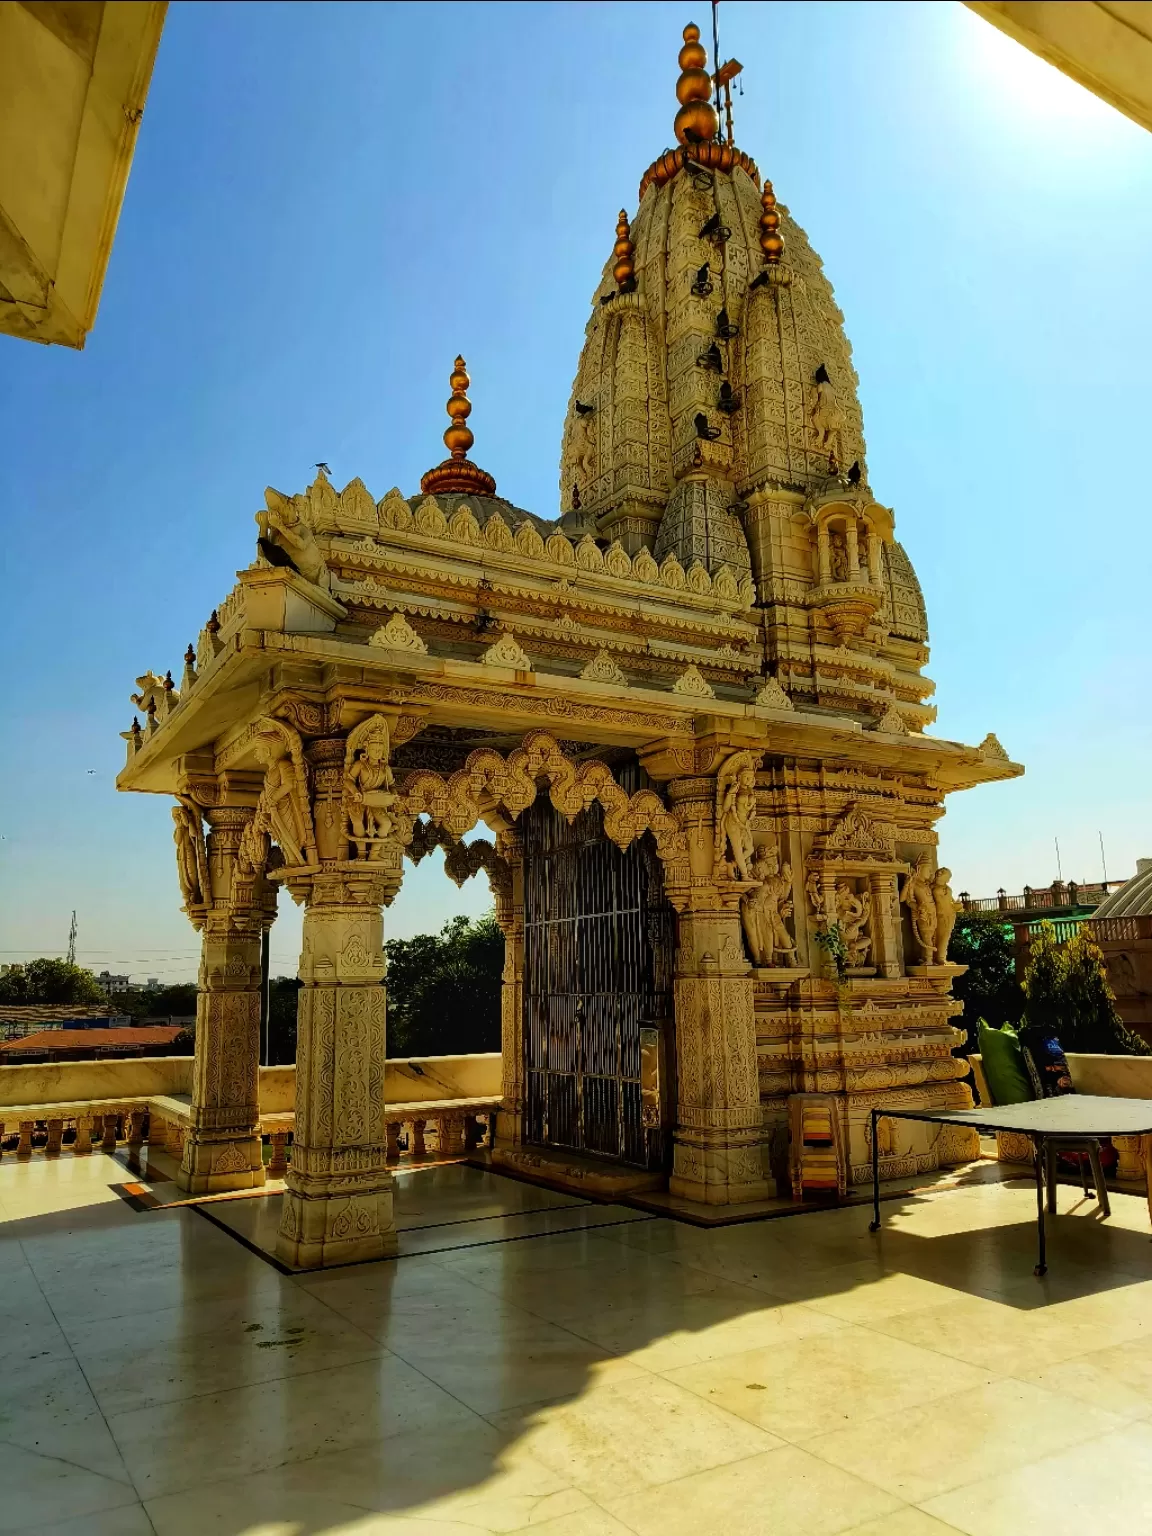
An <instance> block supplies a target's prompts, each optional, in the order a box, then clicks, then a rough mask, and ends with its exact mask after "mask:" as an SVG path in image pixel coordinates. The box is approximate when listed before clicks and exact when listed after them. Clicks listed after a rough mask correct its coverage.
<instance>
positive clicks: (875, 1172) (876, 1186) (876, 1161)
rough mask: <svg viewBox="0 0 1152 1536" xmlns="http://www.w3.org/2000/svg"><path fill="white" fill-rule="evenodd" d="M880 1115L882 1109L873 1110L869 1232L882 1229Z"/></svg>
mask: <svg viewBox="0 0 1152 1536" xmlns="http://www.w3.org/2000/svg"><path fill="white" fill-rule="evenodd" d="M879 1117H880V1111H879V1110H878V1109H874V1110H873V1111H872V1220H871V1222H870V1223H869V1226H868V1230H869V1232H879V1230H880V1144H879V1142H878V1141H877V1139H876V1125H877V1121H878V1120H879Z"/></svg>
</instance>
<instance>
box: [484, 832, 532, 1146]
mask: <svg viewBox="0 0 1152 1536" xmlns="http://www.w3.org/2000/svg"><path fill="white" fill-rule="evenodd" d="M497 847H498V850H499V852H500V855H501V857H502V858H503V860H504V862H505V864H506V865H507V868H508V878H507V881H506V888H505V889H500V888H498V887H497V885H496V884H495V883H493V887H492V892H493V895H494V896H495V898H496V921H497V922H498V923H499V924H500V929H501V932H502V933H503V934H504V971H503V975H502V977H501V985H500V1066H501V1087H500V1108H499V1110H498V1111H497V1113H496V1129H495V1135H494V1137H493V1142H494V1144H495V1143H498V1144H499V1145H501V1146H505V1147H512V1146H519V1145H520V1143H521V1141H522V1140H523V1139H524V860H523V854H522V844H521V841H520V837H519V834H518V833H517V832H515V831H514V830H508V831H504V832H501V833H500V835H499V838H498V839H497Z"/></svg>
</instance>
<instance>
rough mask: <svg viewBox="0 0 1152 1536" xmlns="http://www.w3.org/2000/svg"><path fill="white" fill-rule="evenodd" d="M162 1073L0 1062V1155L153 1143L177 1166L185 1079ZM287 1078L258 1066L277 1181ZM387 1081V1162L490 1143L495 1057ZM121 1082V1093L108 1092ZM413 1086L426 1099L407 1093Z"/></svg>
mask: <svg viewBox="0 0 1152 1536" xmlns="http://www.w3.org/2000/svg"><path fill="white" fill-rule="evenodd" d="M153 1069H157V1071H154V1070H153ZM169 1078H172V1072H171V1070H170V1068H169V1063H168V1061H167V1060H166V1059H165V1060H163V1061H152V1060H149V1059H147V1058H141V1059H136V1060H127V1061H123V1062H117V1063H113V1062H109V1061H101V1062H99V1063H86V1062H69V1063H66V1064H64V1065H62V1066H57V1067H55V1068H53V1069H46V1068H43V1067H41V1066H32V1067H27V1066H14V1067H0V1159H3V1160H4V1161H8V1160H10V1159H11V1158H13V1157H14V1158H15V1160H16V1161H18V1162H24V1161H27V1160H29V1159H30V1158H32V1157H33V1156H36V1157H38V1158H39V1157H44V1158H57V1157H60V1156H61V1155H63V1154H65V1153H67V1154H70V1155H72V1156H75V1157H87V1156H90V1155H91V1154H92V1153H93V1152H96V1151H102V1152H115V1151H116V1149H117V1148H118V1147H123V1146H126V1147H127V1148H128V1150H129V1153H131V1152H133V1151H134V1150H135V1151H136V1152H137V1153H139V1152H140V1151H141V1150H142V1149H143V1148H144V1147H150V1148H152V1149H153V1150H155V1151H157V1152H164V1153H166V1154H167V1155H168V1156H169V1157H171V1158H172V1159H174V1160H175V1161H177V1162H178V1161H179V1160H180V1157H181V1155H182V1153H183V1149H184V1138H185V1135H186V1134H187V1128H188V1124H189V1120H190V1117H191V1099H190V1096H189V1095H188V1093H187V1092H182V1091H181V1089H183V1088H185V1086H186V1085H185V1083H184V1082H183V1080H182V1079H176V1078H172V1080H171V1081H169V1080H168V1079H169ZM294 1079H295V1072H294V1069H293V1068H291V1067H271V1068H261V1071H260V1098H261V1115H260V1131H261V1137H262V1139H263V1141H264V1144H265V1145H266V1147H267V1148H268V1154H267V1163H266V1169H267V1173H268V1175H269V1176H270V1177H271V1178H282V1177H283V1176H284V1174H285V1173H286V1172H287V1170H288V1166H289V1163H290V1161H291V1142H292V1134H293V1128H294V1125H295V1118H296V1117H295V1113H294V1111H293V1109H292V1108H291V1105H292V1102H293V1097H294ZM385 1083H386V1091H387V1089H389V1088H390V1089H391V1094H392V1096H393V1097H394V1099H395V1101H396V1102H395V1103H394V1104H390V1105H389V1106H388V1107H387V1111H386V1126H387V1138H388V1142H387V1144H388V1160H389V1161H390V1162H398V1161H399V1160H400V1159H401V1158H402V1157H406V1158H411V1159H413V1160H416V1159H420V1158H424V1157H431V1156H434V1157H437V1158H447V1157H464V1156H466V1155H467V1154H468V1153H469V1152H471V1151H474V1150H475V1149H477V1148H478V1147H481V1146H486V1145H491V1139H492V1129H493V1126H494V1123H495V1114H496V1110H497V1108H498V1106H499V1103H500V1093H499V1085H500V1056H499V1054H498V1053H485V1054H481V1055H476V1056H461V1057H425V1058H423V1059H422V1060H420V1061H403V1060H396V1061H392V1060H389V1061H388V1062H387V1063H386V1065H385ZM118 1086H120V1087H122V1088H126V1089H127V1092H126V1093H125V1094H123V1096H114V1094H115V1089H116V1087H118ZM93 1088H94V1089H95V1090H96V1092H95V1093H92V1091H91V1090H92V1089H93ZM85 1089H88V1094H87V1095H86V1094H85ZM413 1089H415V1090H416V1092H417V1093H420V1094H422V1095H423V1094H427V1095H429V1096H428V1097H427V1098H424V1097H420V1098H416V1097H415V1096H413V1097H411V1098H409V1097H408V1096H407V1095H408V1094H411V1093H412V1090H413ZM109 1090H112V1091H111V1092H110V1091H109Z"/></svg>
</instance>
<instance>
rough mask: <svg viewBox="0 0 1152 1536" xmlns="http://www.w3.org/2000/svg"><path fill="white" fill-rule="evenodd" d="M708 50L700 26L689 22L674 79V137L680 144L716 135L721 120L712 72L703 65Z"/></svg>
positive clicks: (696, 142) (712, 137)
mask: <svg viewBox="0 0 1152 1536" xmlns="http://www.w3.org/2000/svg"><path fill="white" fill-rule="evenodd" d="M707 62H708V54H707V51H706V50H705V48H704V45H703V43H702V42H701V41H700V28H699V27H698V26H697V25H696V24H695V22H691V21H690V22H689V23H688V25H687V26H686V27H685V28H684V46H683V48H681V50H680V78H679V80H677V82H676V100H677V101H678V102H679V103H680V110H679V112H677V114H676V123H675V129H676V139H677V142H678V143H680V144H703V143H706V142H707V141H708V140H710V139H714V138H715V137H716V134H717V131H718V130H719V127H720V121H719V119H718V118H717V116H716V108H715V107H714V106H713V105H712V101H711V97H712V76H711V75H710V74H709V73H708V71H707V69H706V68H705V65H706V64H707Z"/></svg>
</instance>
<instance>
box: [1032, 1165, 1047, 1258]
mask: <svg viewBox="0 0 1152 1536" xmlns="http://www.w3.org/2000/svg"><path fill="white" fill-rule="evenodd" d="M1046 1150H1047V1149H1046V1147H1045V1143H1044V1137H1043V1136H1038V1135H1034V1136H1033V1137H1032V1156H1033V1162H1034V1163H1035V1166H1036V1225H1037V1229H1038V1235H1039V1238H1040V1262H1039V1263H1038V1264H1037V1265H1036V1268H1035V1269H1034V1270H1033V1271H1032V1273H1033V1274H1034V1275H1046V1274H1047V1273H1048V1260H1047V1256H1046V1253H1045V1237H1046V1234H1045V1231H1044V1219H1045V1210H1044V1207H1045V1203H1046V1202H1045V1199H1044V1196H1045V1193H1046V1191H1045V1188H1044V1186H1045V1182H1046V1181H1045V1162H1046Z"/></svg>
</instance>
